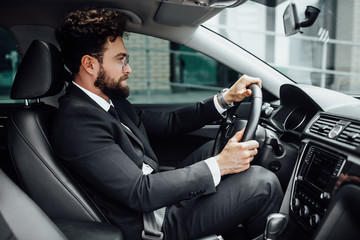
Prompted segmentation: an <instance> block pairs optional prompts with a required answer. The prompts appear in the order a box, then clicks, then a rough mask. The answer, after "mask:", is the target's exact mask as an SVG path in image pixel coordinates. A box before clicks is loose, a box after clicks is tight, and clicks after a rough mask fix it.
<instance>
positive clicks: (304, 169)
mask: <svg viewBox="0 0 360 240" xmlns="http://www.w3.org/2000/svg"><path fill="white" fill-rule="evenodd" d="M345 163H346V156H344V155H341V154H339V153H337V152H334V151H331V150H330V149H325V148H323V147H321V146H317V145H314V144H307V145H306V146H305V148H304V151H303V155H302V156H301V161H299V164H298V165H297V167H296V169H295V178H294V182H293V185H292V189H291V196H290V213H289V214H290V217H291V219H292V220H294V221H295V222H296V223H297V225H298V226H300V227H301V228H302V229H303V230H304V231H305V232H306V233H307V234H309V236H311V235H312V234H313V233H314V231H315V230H316V227H317V225H318V224H319V222H320V220H321V219H322V217H323V215H324V213H325V211H326V209H327V208H328V205H329V202H330V200H331V197H332V195H333V192H334V189H335V188H336V184H337V180H338V178H339V175H340V173H341V171H342V169H343V168H344V165H345Z"/></svg>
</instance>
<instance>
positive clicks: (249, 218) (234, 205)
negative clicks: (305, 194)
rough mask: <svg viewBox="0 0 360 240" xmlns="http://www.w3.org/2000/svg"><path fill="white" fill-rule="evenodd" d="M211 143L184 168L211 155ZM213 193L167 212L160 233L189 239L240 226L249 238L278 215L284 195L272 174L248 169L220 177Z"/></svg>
mask: <svg viewBox="0 0 360 240" xmlns="http://www.w3.org/2000/svg"><path fill="white" fill-rule="evenodd" d="M212 146H213V142H209V143H208V144H205V145H204V146H202V147H201V148H200V149H198V150H197V151H196V152H194V153H193V154H191V155H190V156H189V157H188V158H187V159H186V160H185V161H184V165H188V164H192V163H193V162H196V161H199V160H203V159H206V158H207V157H209V156H211V151H212ZM216 189H217V192H216V193H214V194H210V195H206V196H200V197H198V198H196V199H191V200H188V201H182V202H180V203H178V204H176V205H173V206H170V207H168V208H167V210H166V214H165V220H164V224H163V232H164V235H165V239H166V240H176V239H181V240H188V239H189V240H191V239H196V238H198V237H202V236H207V235H211V234H222V233H224V232H227V231H229V230H232V229H234V228H236V227H237V226H238V225H240V224H242V225H243V226H244V227H245V229H246V230H247V233H248V236H249V238H250V239H251V238H254V237H256V236H258V235H260V234H262V233H263V232H264V229H265V223H266V217H267V216H268V215H269V214H271V213H274V212H278V210H279V208H280V205H281V202H282V198H283V192H282V189H281V186H280V183H279V181H278V179H277V177H276V176H275V174H273V173H272V172H270V171H269V170H267V169H265V168H263V167H261V166H251V167H250V168H249V169H248V170H246V171H244V172H241V173H238V174H233V175H228V176H225V177H224V178H222V180H221V182H220V184H219V185H218V186H217V188H216Z"/></svg>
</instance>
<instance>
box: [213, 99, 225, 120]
mask: <svg viewBox="0 0 360 240" xmlns="http://www.w3.org/2000/svg"><path fill="white" fill-rule="evenodd" d="M213 100H214V105H215V108H216V110H217V111H218V112H219V113H220V115H222V114H223V113H224V112H225V111H226V109H225V108H223V107H222V106H221V105H220V103H219V101H218V100H217V97H216V95H215V96H214V98H213Z"/></svg>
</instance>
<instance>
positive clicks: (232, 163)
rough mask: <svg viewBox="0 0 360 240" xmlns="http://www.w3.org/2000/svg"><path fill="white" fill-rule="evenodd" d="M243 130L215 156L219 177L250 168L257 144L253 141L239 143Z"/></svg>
mask: <svg viewBox="0 0 360 240" xmlns="http://www.w3.org/2000/svg"><path fill="white" fill-rule="evenodd" d="M244 131H245V128H244V129H242V130H241V131H239V132H237V133H236V134H235V135H234V136H233V137H232V138H231V139H230V140H229V141H228V143H227V144H226V146H225V147H224V149H223V150H222V151H221V153H219V154H218V155H217V156H215V159H216V161H217V163H218V165H219V168H220V173H221V176H224V175H227V174H233V173H239V172H242V171H245V170H247V169H248V168H249V167H250V162H251V161H252V160H253V159H254V156H255V155H256V154H257V152H258V151H257V148H258V147H259V143H258V142H257V141H255V140H250V141H247V142H240V140H241V138H242V136H243V134H244Z"/></svg>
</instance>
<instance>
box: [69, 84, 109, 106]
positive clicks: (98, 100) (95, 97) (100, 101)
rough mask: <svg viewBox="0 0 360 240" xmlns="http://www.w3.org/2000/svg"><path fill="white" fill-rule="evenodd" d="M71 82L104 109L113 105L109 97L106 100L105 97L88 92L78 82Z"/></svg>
mask: <svg viewBox="0 0 360 240" xmlns="http://www.w3.org/2000/svg"><path fill="white" fill-rule="evenodd" d="M73 84H74V85H75V86H77V87H78V88H80V89H81V90H82V91H83V92H84V93H86V94H87V95H88V96H89V97H90V98H91V99H92V100H94V101H95V102H96V103H97V104H99V106H100V107H101V108H102V109H104V110H105V111H109V109H110V106H114V104H113V103H112V101H111V99H110V100H109V102H108V101H106V100H105V99H103V98H102V97H100V96H98V95H96V94H95V93H93V92H90V91H89V90H87V89H85V88H83V87H81V86H80V85H79V84H77V83H76V82H74V81H73Z"/></svg>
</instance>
